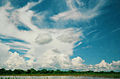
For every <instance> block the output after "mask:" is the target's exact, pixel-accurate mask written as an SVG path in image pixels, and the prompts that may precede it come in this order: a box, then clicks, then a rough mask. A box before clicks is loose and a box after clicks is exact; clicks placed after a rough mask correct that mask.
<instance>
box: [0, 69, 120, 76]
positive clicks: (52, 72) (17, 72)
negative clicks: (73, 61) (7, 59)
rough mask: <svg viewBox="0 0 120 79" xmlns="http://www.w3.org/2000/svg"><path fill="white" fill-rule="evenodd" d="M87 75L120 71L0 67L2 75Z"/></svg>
mask: <svg viewBox="0 0 120 79" xmlns="http://www.w3.org/2000/svg"><path fill="white" fill-rule="evenodd" d="M21 74H22V75H41V74H42V75H44V74H47V75H57V74H59V75H85V74H93V75H94V74H102V75H104V74H120V72H114V71H110V72H104V71H101V72H93V71H74V70H68V71H61V70H47V69H42V70H35V69H33V68H31V69H28V70H21V69H15V70H5V69H4V68H2V69H0V75H21Z"/></svg>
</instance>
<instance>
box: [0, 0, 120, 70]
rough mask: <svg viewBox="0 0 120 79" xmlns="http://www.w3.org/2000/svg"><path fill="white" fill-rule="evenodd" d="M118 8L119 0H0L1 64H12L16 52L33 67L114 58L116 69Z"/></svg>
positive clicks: (119, 36)
mask: <svg viewBox="0 0 120 79" xmlns="http://www.w3.org/2000/svg"><path fill="white" fill-rule="evenodd" d="M119 8H120V1H119V0H114V1H113V0H111V1H110V0H106V1H104V0H95V1H91V0H24V1H22V0H14V1H13V0H9V1H8V0H0V11H1V15H0V17H1V19H0V24H1V25H0V31H1V32H0V44H1V45H2V46H3V47H0V48H1V49H0V51H1V54H0V55H1V56H3V57H4V56H5V55H6V54H5V55H3V53H2V52H6V51H7V52H8V53H7V54H8V55H7V56H8V58H7V59H5V62H6V63H3V62H1V67H6V68H13V67H14V66H13V64H12V65H11V62H12V61H14V60H15V56H16V57H17V56H18V57H19V59H20V60H18V61H20V63H23V62H24V63H28V64H29V67H35V68H36V69H37V68H38V69H39V68H60V69H63V68H68V69H71V68H72V69H83V70H84V69H85V68H84V67H82V66H85V65H87V68H88V66H90V65H92V66H93V68H92V69H95V67H96V66H98V67H101V64H100V63H102V66H105V67H107V66H108V65H109V66H110V67H112V65H115V63H117V70H116V71H118V70H120V62H119V61H120V48H119V47H120V10H119ZM2 18H4V19H2ZM4 47H5V48H6V47H7V48H8V50H7V49H6V50H3V49H4ZM47 55H49V56H47ZM44 57H45V58H44ZM55 57H56V58H57V60H56V61H55V59H54V58H55ZM63 58H64V60H62V59H63ZM3 59H4V58H3ZM8 59H11V61H8ZM21 60H22V61H21ZM40 60H43V61H47V60H50V61H48V62H46V63H43V62H41V61H40ZM0 61H1V60H0ZM53 63H55V64H54V65H53ZM60 63H63V64H62V65H60ZM98 63H99V64H98ZM14 64H17V67H15V68H22V66H23V65H22V64H18V63H14ZM39 64H43V65H41V66H40V67H38V65H39ZM19 65H22V66H19ZM24 65H26V64H24ZM64 66H65V67H64ZM94 66H95V67H94ZM29 67H28V68H29ZM26 68H27V67H26ZM26 68H25V69H26ZM112 69H114V68H112ZM88 70H89V68H88ZM95 70H99V69H97V68H96V69H95ZM101 70H106V69H101Z"/></svg>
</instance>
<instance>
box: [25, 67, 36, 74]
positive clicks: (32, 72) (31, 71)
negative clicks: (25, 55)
mask: <svg viewBox="0 0 120 79" xmlns="http://www.w3.org/2000/svg"><path fill="white" fill-rule="evenodd" d="M27 73H28V74H34V73H36V70H35V69H33V68H31V69H28V70H27Z"/></svg>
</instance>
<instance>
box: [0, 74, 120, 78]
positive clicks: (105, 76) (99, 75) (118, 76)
mask: <svg viewBox="0 0 120 79" xmlns="http://www.w3.org/2000/svg"><path fill="white" fill-rule="evenodd" d="M1 76H10V77H11V76H76V77H77V76H78V77H79V76H84V77H103V78H120V75H119V74H117V75H110V74H109V75H102V74H98V75H88V74H81V75H75V74H74V75H72V74H67V75H66V74H64V75H62V74H54V75H53V74H36V75H35V74H32V75H29V74H26V75H25V74H22V75H0V77H1Z"/></svg>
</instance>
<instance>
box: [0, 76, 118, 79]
mask: <svg viewBox="0 0 120 79" xmlns="http://www.w3.org/2000/svg"><path fill="white" fill-rule="evenodd" d="M0 79H120V78H102V77H84V76H0Z"/></svg>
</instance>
